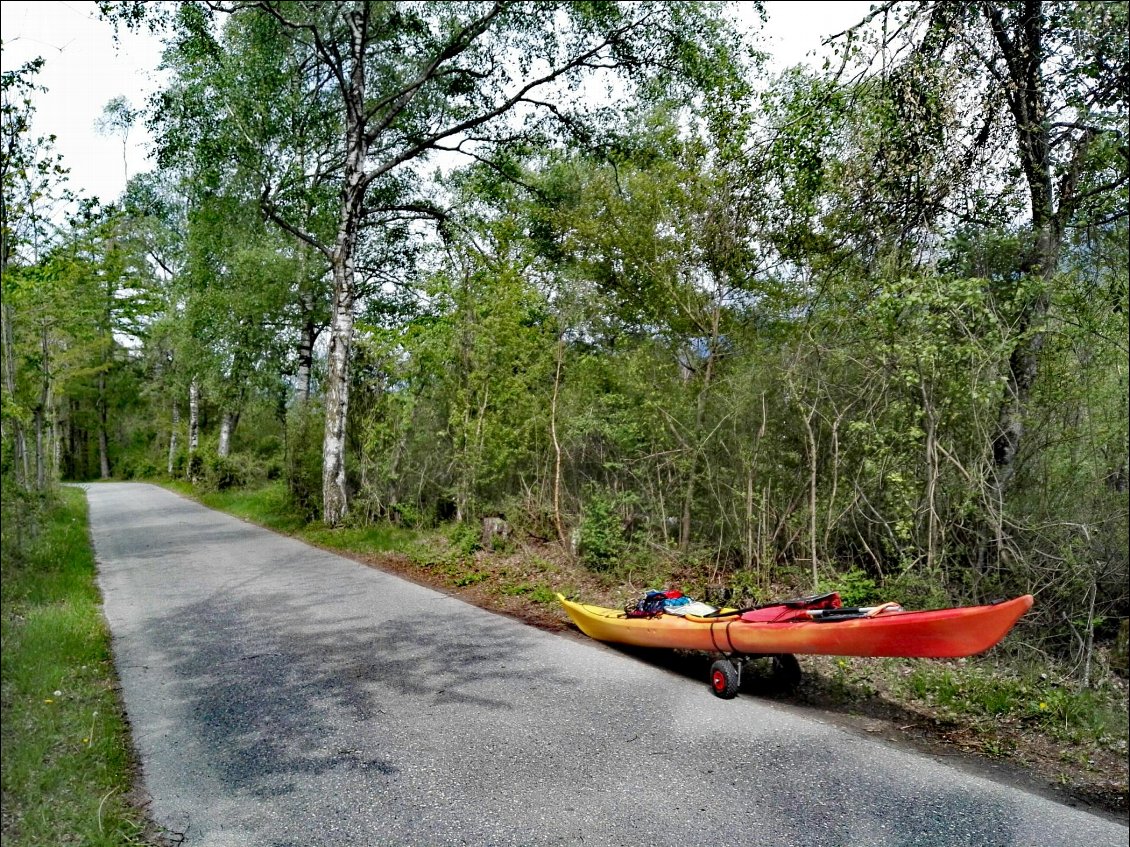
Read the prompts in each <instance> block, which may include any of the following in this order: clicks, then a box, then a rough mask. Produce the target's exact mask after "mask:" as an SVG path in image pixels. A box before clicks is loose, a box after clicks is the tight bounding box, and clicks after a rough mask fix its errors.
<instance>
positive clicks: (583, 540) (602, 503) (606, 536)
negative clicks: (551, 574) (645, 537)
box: [576, 494, 627, 571]
mask: <svg viewBox="0 0 1130 847" xmlns="http://www.w3.org/2000/svg"><path fill="white" fill-rule="evenodd" d="M617 505H618V504H617V502H616V501H615V500H614V499H613V498H611V497H607V496H605V495H602V494H595V495H593V496H592V497H591V498H589V502H588V503H587V504H586V505H585V511H584V514H583V515H582V516H581V523H580V525H579V526H578V527H577V532H576V553H577V556H578V557H579V558H580V560H581V563H582V564H583V565H584V566H585V567H587V568H589V569H590V570H594V571H608V570H611V569H612V568H614V567H615V566H616V565H617V564H618V563H619V562H620V557H621V556H623V554H624V549H625V547H626V546H627V545H626V543H625V541H624V529H623V526H622V522H621V520H620V513H619V511H618V510H617V508H616V507H617Z"/></svg>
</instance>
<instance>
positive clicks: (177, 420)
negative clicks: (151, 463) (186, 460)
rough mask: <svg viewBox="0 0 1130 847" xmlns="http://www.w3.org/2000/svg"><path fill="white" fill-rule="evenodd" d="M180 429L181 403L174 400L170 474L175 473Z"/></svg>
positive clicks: (170, 431) (170, 441) (170, 433)
mask: <svg viewBox="0 0 1130 847" xmlns="http://www.w3.org/2000/svg"><path fill="white" fill-rule="evenodd" d="M179 429H180V404H179V403H178V402H177V401H176V400H174V401H173V422H172V426H170V427H169V476H172V475H173V460H174V459H175V458H176V455H177V433H178V430H179Z"/></svg>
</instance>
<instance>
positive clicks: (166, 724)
mask: <svg viewBox="0 0 1130 847" xmlns="http://www.w3.org/2000/svg"><path fill="white" fill-rule="evenodd" d="M87 490H88V497H89V500H90V520H91V527H92V534H93V537H94V544H95V549H96V553H97V559H98V564H99V571H100V584H101V587H102V591H103V594H104V597H105V608H106V616H107V618H108V620H109V622H110V626H111V629H112V631H113V635H114V650H115V659H116V662H117V666H118V672H119V674H120V676H121V680H122V686H123V690H124V698H125V704H126V708H127V711H128V713H129V718H130V720H131V722H132V726H133V732H134V739H135V743H136V746H137V749H138V752H139V755H140V758H141V762H142V766H143V778H144V782H145V787H146V788H147V790H148V791H149V793H150V794H151V795H152V798H153V802H152V807H151V811H152V814H153V816H154V817H155V819H156V820H157V822H158V823H159V824H161V825H163V826H165V827H167V828H168V829H170V830H172V831H175V832H180V833H183V834H184V843H185V844H187V845H209V847H257V846H258V845H264V847H273V845H278V847H282V846H283V845H288V847H289V846H290V845H293V847H312V846H313V845H458V844H468V845H526V844H530V845H535V844H559V845H578V844H595V845H630V847H657V846H658V845H668V844H670V845H687V844H703V843H707V842H711V843H713V842H721V843H723V844H730V845H757V844H772V845H774V847H780V846H781V845H804V847H820V846H821V845H853V846H854V845H947V847H951V846H952V845H976V847H982V845H986V846H987V845H1023V847H1038V845H1049V847H1063V845H1074V844H1080V845H1081V844H1086V845H1095V847H1097V846H1098V845H1119V847H1125V845H1126V844H1127V828H1126V827H1125V826H1123V825H1120V824H1119V823H1117V822H1112V821H1110V820H1108V819H1106V818H1103V817H1098V816H1095V815H1091V814H1087V813H1086V812H1083V811H1080V810H1077V809H1073V808H1070V807H1068V806H1064V805H1059V804H1056V803H1053V802H1050V801H1048V800H1047V799H1044V798H1042V797H1039V796H1035V795H1031V794H1027V793H1024V792H1021V791H1019V790H1017V789H1015V788H1012V787H1008V786H1004V785H1000V784H996V783H994V782H991V781H989V780H987V779H985V778H983V777H980V776H977V775H973V774H970V773H967V772H964V771H961V770H957V769H954V768H952V767H949V766H947V765H946V764H944V763H939V762H937V761H935V760H933V759H931V758H929V757H923V756H920V755H916V754H913V753H910V752H906V751H904V750H901V749H898V748H894V747H889V746H886V745H884V744H882V743H881V742H877V741H874V740H872V739H868V738H861V737H859V736H858V735H855V734H851V733H848V732H845V731H844V730H842V729H839V728H837V727H835V726H831V725H828V724H826V723H822V722H820V721H819V720H815V719H810V718H808V717H806V716H804V715H799V714H798V713H797V712H796V711H795V710H789V709H786V708H782V707H778V706H775V705H774V704H772V703H766V702H760V701H758V700H756V699H755V698H751V697H745V696H739V697H738V698H737V699H735V700H731V701H722V700H719V699H717V698H715V697H713V696H712V695H711V694H710V693H709V690H708V689H707V688H706V686H705V684H703V683H701V682H695V681H692V680H688V679H685V678H682V677H679V676H677V675H674V674H672V673H669V672H667V671H664V670H661V669H658V668H656V667H653V666H650V665H648V664H645V663H642V662H640V661H638V660H634V659H632V658H630V657H628V656H625V655H622V654H620V653H618V652H616V651H614V650H610V649H607V648H604V647H601V646H598V645H595V644H590V643H586V642H583V641H581V640H580V639H575V638H567V637H562V636H558V635H552V634H549V633H545V632H541V631H539V630H536V629H532V628H529V627H526V626H523V625H522V624H519V623H517V622H514V621H511V620H509V619H506V618H503V617H500V616H498V615H494V614H492V613H490V612H486V611H483V610H481V609H478V608H474V607H472V606H469V605H467V604H465V603H463V602H461V601H459V600H456V599H454V598H451V597H448V596H445V595H443V594H440V593H437V592H435V591H431V590H429V589H426V588H422V587H419V586H417V585H413V584H411V583H408V582H405V581H403V580H401V579H398V578H396V577H393V576H391V575H387V574H384V573H381V572H379V571H375V570H372V569H370V568H367V567H364V566H362V565H359V564H357V563H355V562H353V561H350V560H348V559H343V558H340V557H338V556H334V555H332V554H330V553H326V552H323V551H320V550H317V549H314V548H311V547H308V546H306V545H305V544H302V543H300V542H298V541H294V540H291V539H287V538H283V537H281V536H278V535H275V534H273V533H270V532H267V531H265V530H262V529H258V528H256V527H254V526H251V525H249V524H246V523H243V522H241V521H239V520H236V519H234V518H231V517H228V516H225V515H222V514H220V513H217V512H213V511H210V510H208V509H205V508H203V507H202V506H199V505H196V504H194V503H192V502H190V501H188V500H185V499H182V498H180V497H178V496H176V495H174V494H171V493H169V492H166V491H164V490H163V489H160V488H156V487H153V486H149V485H141V484H132V483H130V484H114V483H111V484H94V485H90V486H87Z"/></svg>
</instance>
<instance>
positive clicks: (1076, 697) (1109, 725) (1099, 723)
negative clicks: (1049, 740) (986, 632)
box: [902, 662, 1127, 743]
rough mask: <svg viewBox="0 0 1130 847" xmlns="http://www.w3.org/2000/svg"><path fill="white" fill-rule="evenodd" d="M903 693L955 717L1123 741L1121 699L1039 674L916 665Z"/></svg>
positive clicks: (1075, 737)
mask: <svg viewBox="0 0 1130 847" xmlns="http://www.w3.org/2000/svg"><path fill="white" fill-rule="evenodd" d="M902 684H903V687H904V690H905V691H907V692H908V693H910V694H912V695H913V696H915V697H917V698H919V699H922V700H927V701H929V702H930V703H931V704H933V705H936V706H939V707H941V708H942V709H943V710H947V711H949V712H951V713H954V714H960V715H974V716H983V717H992V718H1009V719H1015V720H1021V721H1025V722H1029V723H1034V724H1037V725H1039V726H1040V727H1042V728H1043V729H1044V730H1045V731H1047V732H1049V733H1050V734H1052V735H1053V736H1057V737H1060V738H1063V739H1066V740H1076V741H1078V740H1080V739H1089V740H1092V741H1101V742H1103V743H1111V742H1115V741H1117V740H1119V739H1121V740H1123V741H1124V740H1125V739H1126V737H1127V729H1126V726H1127V724H1126V706H1125V701H1123V702H1122V703H1121V704H1117V702H1116V701H1115V700H1113V699H1112V698H1111V697H1109V696H1106V695H1104V694H1102V693H1100V692H1095V691H1092V690H1088V689H1081V688H1076V687H1073V686H1071V685H1069V684H1063V683H1058V682H1055V681H1053V680H1052V679H1051V678H1050V677H1049V675H1048V674H1047V673H1044V672H1040V671H1038V670H1033V671H1029V672H1028V673H1026V674H1024V675H1013V674H1007V673H1002V672H1000V671H999V670H997V671H995V672H994V671H993V670H991V669H988V668H983V667H981V666H979V665H977V664H972V663H970V664H965V663H956V664H938V663H928V662H921V663H917V664H916V665H915V666H914V667H913V670H912V671H911V673H910V674H909V675H908V676H906V677H905V678H904V681H903V683H902Z"/></svg>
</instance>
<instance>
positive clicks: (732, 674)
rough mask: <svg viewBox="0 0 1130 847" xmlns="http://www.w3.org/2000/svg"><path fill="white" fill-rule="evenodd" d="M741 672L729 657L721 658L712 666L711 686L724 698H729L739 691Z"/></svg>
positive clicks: (716, 693)
mask: <svg viewBox="0 0 1130 847" xmlns="http://www.w3.org/2000/svg"><path fill="white" fill-rule="evenodd" d="M741 681H742V678H741V674H740V673H739V671H738V669H737V667H736V666H735V665H734V663H733V662H731V661H730V660H729V659H719V660H718V661H716V662H715V663H714V664H712V665H711V666H710V688H711V690H712V691H713V692H714V694H715V695H716V696H718V697H721V698H722V699H723V700H729V699H731V698H733V696H734V695H735V694H737V693H738V687H739V686H740V685H741Z"/></svg>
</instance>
